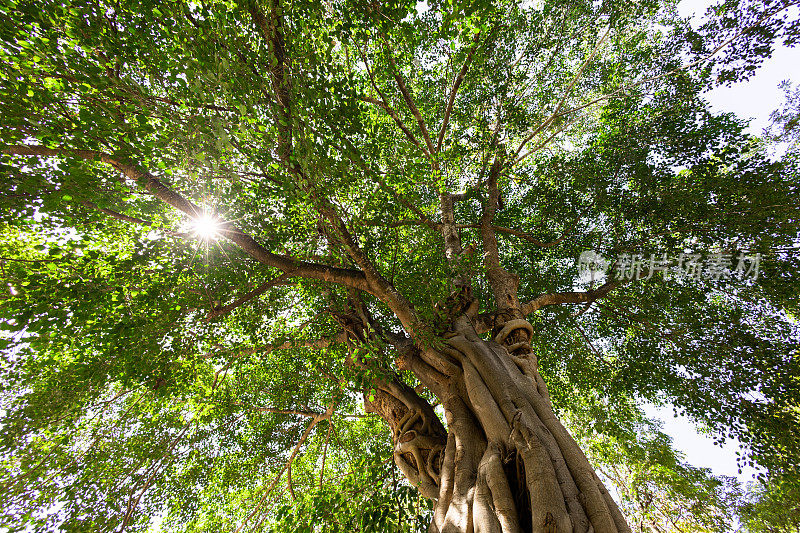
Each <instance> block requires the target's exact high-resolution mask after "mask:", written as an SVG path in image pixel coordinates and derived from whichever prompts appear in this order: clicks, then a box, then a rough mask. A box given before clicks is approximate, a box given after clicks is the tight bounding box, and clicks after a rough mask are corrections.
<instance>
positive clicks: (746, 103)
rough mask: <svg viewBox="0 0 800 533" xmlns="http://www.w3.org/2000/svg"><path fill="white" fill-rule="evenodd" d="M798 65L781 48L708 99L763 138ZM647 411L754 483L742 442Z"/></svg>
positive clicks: (694, 0) (687, 11)
mask: <svg viewBox="0 0 800 533" xmlns="http://www.w3.org/2000/svg"><path fill="white" fill-rule="evenodd" d="M712 3H714V2H711V1H709V0H683V1H681V2H680V4H678V11H679V12H680V14H681V15H682V16H690V15H692V14H695V18H696V19H698V20H699V17H701V16H702V14H703V13H705V10H706V8H707V7H708V6H709V5H711V4H712ZM797 65H800V47H795V48H785V47H783V46H781V47H779V48H778V49H776V50H775V51H774V53H773V55H772V57H771V58H770V59H768V60H767V61H765V62H764V64H763V66H762V67H761V68H760V69H759V70H758V71H757V72H756V75H755V76H754V77H753V78H751V79H750V80H749V81H747V82H745V83H741V84H737V85H734V86H732V87H720V88H717V89H714V90H713V91H710V92H709V93H707V95H706V96H707V98H708V101H709V102H710V104H711V106H712V108H713V109H714V110H716V111H720V112H733V113H736V115H737V116H739V117H740V118H744V119H753V120H752V121H751V122H750V128H749V129H748V131H749V132H750V133H752V134H754V135H759V134H760V133H761V131H762V130H763V128H764V127H765V126H767V125H768V124H769V115H770V113H771V112H772V111H773V110H775V108H777V107H778V106H779V105H780V104H781V103H783V99H784V96H783V91H781V90H780V89H778V84H779V83H780V82H781V81H782V80H786V79H790V80H792V81H794V82H797V81H800V76H795V77H794V79H793V78H792V74H793V71H794V72H795V73H796V72H797ZM645 412H646V413H647V415H648V416H649V417H651V418H657V419H660V420H661V421H662V422H664V431H665V432H666V433H667V434H669V435H670V436H671V437H672V438H673V439H674V442H673V444H674V446H675V447H676V448H677V449H678V450H680V451H681V452H683V453H684V455H685V456H686V460H687V461H688V462H689V463H691V464H693V465H695V466H700V467H708V468H711V470H712V471H713V472H714V474H717V475H727V476H733V477H736V478H738V479H739V480H740V481H742V482H747V481H750V480H752V476H753V474H754V473H755V470H753V469H752V468H746V469H744V470H743V472H742V474H738V472H737V470H738V467H737V465H736V455H735V454H736V451H737V450H739V449H740V446H739V443H738V442H728V443H726V444H725V445H724V446H722V447H719V446H715V445H714V442H713V440H712V439H711V438H709V437H707V436H704V435H701V434H699V433H698V432H697V430H696V429H695V424H694V423H692V422H691V421H690V420H689V419H688V418H686V417H683V416H679V417H677V418H675V417H673V412H672V408H671V407H663V408H657V407H655V406H652V405H647V406H645Z"/></svg>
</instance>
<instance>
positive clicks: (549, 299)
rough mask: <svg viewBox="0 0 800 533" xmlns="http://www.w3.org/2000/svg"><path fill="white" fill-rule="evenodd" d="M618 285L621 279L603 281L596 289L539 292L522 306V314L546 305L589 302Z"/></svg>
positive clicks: (620, 283)
mask: <svg viewBox="0 0 800 533" xmlns="http://www.w3.org/2000/svg"><path fill="white" fill-rule="evenodd" d="M620 285H622V282H621V281H619V280H612V281H608V282H606V283H604V284H603V285H601V286H599V287H597V288H596V289H592V290H590V291H586V292H556V293H550V294H540V295H539V296H537V297H536V298H534V299H533V300H531V301H530V302H528V303H526V304H524V305H523V306H522V308H521V309H522V314H524V315H528V314H530V313H533V312H534V311H537V310H539V309H541V308H542V307H545V306H547V305H560V304H579V303H591V302H593V301H595V300H597V299H598V298H602V297H604V296H606V295H607V294H608V293H610V292H611V291H612V290H614V289H616V288H617V287H619V286H620Z"/></svg>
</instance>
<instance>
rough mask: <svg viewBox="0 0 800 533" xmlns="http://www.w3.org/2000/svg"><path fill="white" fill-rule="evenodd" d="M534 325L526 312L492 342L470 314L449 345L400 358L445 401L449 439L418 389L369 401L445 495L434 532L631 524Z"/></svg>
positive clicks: (423, 482)
mask: <svg viewBox="0 0 800 533" xmlns="http://www.w3.org/2000/svg"><path fill="white" fill-rule="evenodd" d="M497 329H499V331H497ZM531 331H532V328H531V325H530V323H529V322H528V321H527V320H524V319H521V318H516V319H512V320H508V321H506V322H505V323H504V324H502V325H501V326H499V327H498V328H496V331H495V332H494V340H493V341H486V340H483V339H481V338H480V337H479V336H478V334H477V333H476V331H475V329H474V327H473V324H472V322H471V321H470V319H469V318H468V317H467V316H466V315H464V316H462V317H460V318H459V319H457V320H456V321H455V324H454V325H453V328H452V331H451V332H450V333H449V334H448V335H446V337H447V339H446V341H445V342H444V344H443V345H442V346H439V347H437V348H428V349H425V350H417V351H414V352H408V353H405V354H404V355H402V356H401V358H400V359H399V360H398V365H399V366H400V367H401V368H404V369H408V370H412V371H413V372H414V373H415V374H416V375H417V376H418V377H419V378H420V380H421V381H422V382H423V384H424V385H425V386H427V387H428V388H429V389H430V390H431V391H432V392H433V393H434V394H435V395H436V396H437V397H438V398H439V400H440V401H441V404H442V406H443V407H444V412H445V415H446V419H447V430H446V437H445V436H444V435H445V430H444V428H443V427H442V425H441V423H440V422H439V420H438V418H436V416H435V414H434V413H433V410H432V409H431V407H430V406H429V405H428V404H427V402H425V401H424V400H423V399H422V398H419V396H417V395H416V393H415V392H414V391H413V389H411V388H410V387H406V389H407V390H406V391H405V394H406V395H408V394H409V392H410V394H411V395H412V396H413V397H415V398H416V400H411V401H408V400H403V401H400V402H397V401H396V400H395V402H394V404H393V403H392V401H391V400H389V399H388V398H389V397H394V398H396V397H397V391H393V392H391V391H389V390H386V391H385V392H384V393H382V394H378V396H377V397H376V398H375V401H373V402H369V405H368V408H369V409H370V410H372V411H376V412H379V413H380V414H381V415H382V416H383V417H384V419H386V420H387V421H388V422H389V423H390V425H391V426H392V429H393V431H394V437H395V439H394V442H395V461H396V462H397V464H398V465H399V466H400V468H401V469H402V470H403V472H404V473H405V475H406V477H407V478H408V479H409V481H410V482H411V483H412V484H414V485H416V486H418V487H419V488H420V490H421V492H422V493H423V494H424V495H426V496H428V497H430V498H432V499H435V507H434V517H433V520H432V523H431V525H430V531H431V532H432V533H467V532H475V533H480V532H492V533H494V532H498V533H500V532H502V533H512V532H513V533H517V532H528V531H530V532H537V533H538V532H542V533H556V532H558V533H562V532H564V533H566V532H572V531H574V532H579V533H583V532H596V533H606V532H608V533H615V532H626V531H630V528H629V527H628V525H627V523H626V522H625V519H624V518H623V516H622V514H621V513H620V511H619V508H618V507H617V505H616V503H615V502H614V501H613V499H612V498H611V496H610V495H609V493H608V491H607V490H606V489H605V487H604V486H603V484H602V482H601V481H600V479H599V478H598V477H597V475H596V474H595V472H594V470H593V468H592V467H591V465H590V464H589V461H588V460H587V459H586V456H585V455H584V454H583V452H582V451H581V450H580V448H579V447H578V445H577V443H576V442H575V440H574V439H573V438H572V437H571V436H570V434H569V433H568V432H567V430H566V429H565V428H564V426H563V425H561V423H560V422H559V421H558V419H557V418H556V417H555V415H554V413H553V409H552V406H551V404H550V400H549V397H548V393H547V387H546V385H545V383H544V381H543V380H542V378H541V376H540V375H539V372H538V369H537V361H536V357H535V356H534V354H533V353H532V352H531V349H530V345H529V342H530V334H531ZM394 386H395V387H397V385H394ZM380 392H381V391H380V390H379V393H380ZM400 396H402V394H401V395H400ZM389 405H394V409H395V410H394V412H390V411H391V408H387V406H389Z"/></svg>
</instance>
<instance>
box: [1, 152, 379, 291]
mask: <svg viewBox="0 0 800 533" xmlns="http://www.w3.org/2000/svg"><path fill="white" fill-rule="evenodd" d="M3 153H5V154H9V155H24V156H43V157H58V156H73V157H80V158H82V159H86V160H90V161H91V160H96V161H101V162H103V163H106V164H108V165H111V166H112V167H114V168H115V169H116V170H118V171H119V172H121V173H122V174H123V175H124V176H125V177H127V178H128V179H130V180H131V181H134V182H136V183H138V184H140V185H142V186H144V188H145V189H146V190H147V191H148V192H149V193H150V194H152V195H153V196H155V197H156V198H158V199H159V200H161V201H162V202H164V203H166V204H168V205H170V206H172V207H174V208H175V209H177V210H179V211H181V212H183V213H185V214H186V215H189V216H190V217H197V216H198V215H200V214H202V213H203V210H202V209H201V208H200V207H199V206H197V205H195V204H194V203H193V202H191V201H190V200H188V199H186V198H184V197H183V196H181V195H180V194H178V193H177V192H175V191H173V190H172V189H170V188H169V187H167V186H166V185H164V184H163V183H162V182H161V181H159V180H158V179H156V178H155V177H154V176H153V175H152V174H150V173H149V172H147V171H144V170H140V169H139V168H137V167H136V166H134V165H132V164H130V163H128V162H125V161H123V160H121V159H117V158H116V157H114V156H111V155H109V154H106V153H104V152H99V151H95V150H69V149H63V148H58V149H53V148H46V147H44V146H31V145H18V146H8V147H6V148H4V149H3ZM220 225H221V227H222V230H221V231H220V233H221V234H222V235H223V236H224V237H225V238H227V239H228V240H230V241H232V242H233V243H235V244H237V245H238V246H239V247H240V248H241V249H242V250H244V252H245V253H247V254H248V255H249V256H250V257H252V258H253V259H255V260H256V261H258V262H259V263H263V264H265V265H269V266H271V267H274V268H277V269H279V270H281V271H282V272H284V273H285V274H287V275H289V276H292V277H295V276H297V277H303V278H310V279H319V280H322V281H328V282H331V283H337V284H340V285H345V286H348V287H353V288H357V289H361V290H364V291H367V292H372V291H371V288H370V287H369V284H368V283H367V280H366V278H365V277H364V274H363V273H362V272H360V271H358V270H352V269H345V268H338V267H331V266H327V265H320V264H317V263H307V262H304V261H298V260H296V259H294V258H291V257H287V256H285V255H278V254H274V253H272V252H270V251H269V250H267V249H266V248H264V247H263V246H262V245H260V244H259V243H258V242H257V241H256V240H255V239H254V238H253V237H251V236H250V235H248V234H247V233H245V232H243V231H242V230H240V229H239V228H237V227H236V226H235V225H234V224H233V223H232V222H227V221H222V222H221V224H220Z"/></svg>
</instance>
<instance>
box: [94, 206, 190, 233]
mask: <svg viewBox="0 0 800 533" xmlns="http://www.w3.org/2000/svg"><path fill="white" fill-rule="evenodd" d="M81 203H82V204H83V205H85V206H86V207H89V208H91V209H96V210H98V211H100V212H101V213H103V214H106V215H108V216H110V217H112V218H116V219H117V220H121V221H123V222H130V223H132V224H139V225H142V226H151V225H152V222H150V221H149V220H143V219H141V218H136V217H132V216H129V215H125V214H123V213H117V212H116V211H112V210H111V209H106V208H105V207H100V206H99V205H97V204H95V203H93V202H88V201H86V202H81ZM164 233H166V234H167V235H170V236H173V237H184V238H185V237H189V236H190V234H189V233H183V232H180V231H173V230H164Z"/></svg>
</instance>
